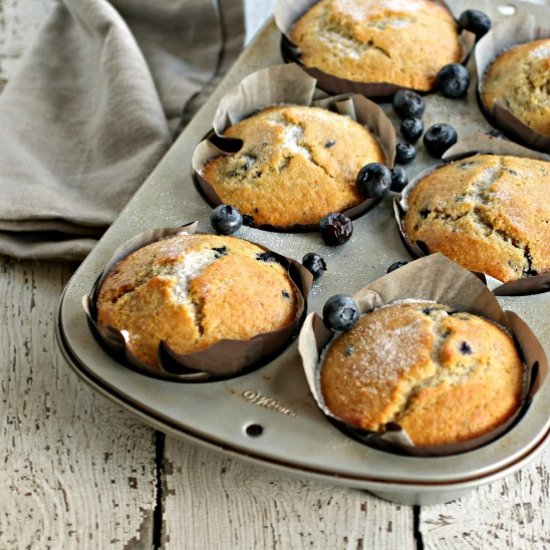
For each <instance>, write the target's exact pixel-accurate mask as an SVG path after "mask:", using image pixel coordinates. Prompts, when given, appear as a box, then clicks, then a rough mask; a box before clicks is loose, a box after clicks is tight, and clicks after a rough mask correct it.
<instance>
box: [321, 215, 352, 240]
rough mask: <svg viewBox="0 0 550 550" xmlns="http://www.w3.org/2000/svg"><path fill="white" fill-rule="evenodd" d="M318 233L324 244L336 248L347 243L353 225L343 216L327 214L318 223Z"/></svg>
mask: <svg viewBox="0 0 550 550" xmlns="http://www.w3.org/2000/svg"><path fill="white" fill-rule="evenodd" d="M319 231H320V232H321V237H322V238H323V241H325V244H328V245H329V246H338V245H341V244H344V243H346V242H348V241H349V239H350V237H351V235H352V233H353V224H352V223H351V220H350V219H349V218H348V217H347V216H345V215H344V214H328V215H327V216H325V217H324V218H323V219H322V220H321V221H320V222H319Z"/></svg>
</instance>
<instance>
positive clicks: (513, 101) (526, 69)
mask: <svg viewBox="0 0 550 550" xmlns="http://www.w3.org/2000/svg"><path fill="white" fill-rule="evenodd" d="M482 101H483V103H484V104H485V105H486V106H487V108H488V109H489V111H490V112H492V111H493V109H494V106H495V103H496V102H498V103H499V104H500V105H501V106H502V107H504V108H505V109H507V110H508V111H510V112H511V113H512V114H513V115H514V116H515V117H516V118H518V119H519V120H521V121H522V122H523V123H524V124H525V125H526V126H529V127H530V128H531V129H532V130H534V131H536V132H539V133H541V134H544V135H547V136H550V38H547V39H543V40H536V41H534V42H528V43H527V44H521V45H519V46H514V47H513V48H510V49H509V50H507V51H505V52H504V53H502V54H500V55H499V56H498V57H497V58H496V59H495V60H494V61H493V63H492V64H491V65H490V67H489V69H488V71H487V74H486V76H485V78H484V80H483V86H482Z"/></svg>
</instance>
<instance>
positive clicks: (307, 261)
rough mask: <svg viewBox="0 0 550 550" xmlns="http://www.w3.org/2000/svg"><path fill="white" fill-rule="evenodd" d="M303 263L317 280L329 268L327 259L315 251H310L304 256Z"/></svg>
mask: <svg viewBox="0 0 550 550" xmlns="http://www.w3.org/2000/svg"><path fill="white" fill-rule="evenodd" d="M302 265H303V266H304V267H305V268H306V269H307V270H308V271H309V272H310V273H311V274H312V275H313V280H314V281H316V280H317V279H318V278H319V277H321V275H323V273H324V272H325V271H326V270H327V264H326V262H325V260H323V258H322V257H321V256H319V254H315V252H309V253H308V254H306V255H305V256H304V257H303V258H302Z"/></svg>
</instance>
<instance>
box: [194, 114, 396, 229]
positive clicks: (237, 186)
mask: <svg viewBox="0 0 550 550" xmlns="http://www.w3.org/2000/svg"><path fill="white" fill-rule="evenodd" d="M223 135H224V136H225V137H229V138H239V139H241V140H242V141H243V146H242V148H241V149H240V151H239V152H238V153H236V154H234V155H225V156H219V157H216V158H214V159H211V160H210V161H208V162H207V163H206V164H205V166H204V167H203V170H202V173H201V176H202V177H203V179H204V180H205V181H206V182H207V183H208V184H209V185H210V186H211V187H212V188H213V189H214V191H215V192H216V194H217V195H218V197H219V199H220V200H221V202H222V203H225V204H231V205H233V206H235V207H237V208H238V209H239V210H240V211H241V213H242V214H246V215H248V216H251V217H252V218H253V219H254V225H256V226H262V225H271V226H276V227H277V226H278V227H287V226H292V225H295V224H298V225H312V224H315V225H316V224H317V223H318V222H319V220H320V219H321V218H322V217H323V216H325V215H327V214H329V213H332V212H341V211H342V210H346V209H348V208H351V207H353V206H355V205H357V204H359V203H360V202H362V201H364V200H365V197H364V196H362V195H361V194H360V192H359V190H358V189H357V186H356V184H355V180H356V178H357V172H358V171H359V170H360V168H361V167H362V166H364V165H365V164H368V163H369V162H384V161H385V156H384V152H383V150H382V148H381V146H380V144H379V143H378V141H377V140H376V138H375V137H374V136H373V135H372V134H371V133H370V131H369V130H368V129H367V128H365V127H364V126H363V125H361V124H360V123H359V122H356V121H355V120H352V119H351V118H350V117H348V116H344V115H339V114H337V113H334V112H331V111H328V110H326V109H321V108H318V107H306V106H301V105H287V106H274V107H268V108H267V109H264V110H262V111H260V112H259V113H257V114H255V115H253V116H251V117H249V118H246V119H244V120H241V121H240V122H238V123H236V124H234V125H232V126H230V127H229V128H228V129H227V130H226V131H225V132H224V134H223Z"/></svg>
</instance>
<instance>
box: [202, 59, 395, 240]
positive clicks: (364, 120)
mask: <svg viewBox="0 0 550 550" xmlns="http://www.w3.org/2000/svg"><path fill="white" fill-rule="evenodd" d="M315 84H316V81H315V79H314V78H311V77H310V76H308V75H307V74H305V73H304V72H303V71H302V70H300V68H299V67H298V66H297V65H294V64H292V65H276V66H274V67H268V68H267V69H262V70H260V71H258V72H256V73H252V74H251V75H249V76H247V77H246V78H245V79H243V80H242V82H241V83H240V84H239V86H237V87H236V88H233V89H232V90H230V91H229V92H228V93H227V94H226V95H225V96H224V97H223V98H222V99H221V101H220V105H219V107H218V110H217V111H216V114H215V116H214V121H213V128H214V132H213V133H211V134H209V135H208V136H207V138H206V139H205V140H203V141H201V142H200V143H199V144H198V145H197V147H196V148H195V151H194V152H193V157H192V167H193V171H194V176H195V180H196V181H197V183H198V184H199V186H200V189H201V191H202V192H203V194H204V195H205V197H206V199H207V200H208V202H209V203H210V204H211V205H212V206H217V205H219V204H222V201H221V200H220V198H219V197H218V195H217V193H216V192H215V191H214V189H213V188H212V186H211V185H210V184H209V183H208V182H207V181H206V180H205V179H204V178H203V177H202V175H201V173H202V168H203V166H204V165H205V164H206V162H207V161H209V160H210V159H212V158H215V157H218V156H220V155H231V154H234V153H236V152H238V151H239V150H240V149H241V147H242V141H241V140H239V139H232V138H225V137H223V136H222V135H221V134H222V133H223V132H224V131H225V130H226V128H227V127H228V126H231V125H232V124H235V123H236V122H238V121H240V120H242V119H243V118H246V117H247V116H250V115H251V114H252V113H254V112H257V111H259V110H261V109H264V108H265V107H269V106H271V105H278V104H290V105H307V106H310V105H313V106H316V107H321V108H323V109H327V110H332V111H336V112H337V113H340V114H342V115H348V116H350V117H351V118H352V119H353V120H356V121H358V122H360V123H361V124H362V125H364V126H366V127H367V128H368V129H369V130H370V131H371V132H372V133H373V134H374V136H375V137H376V139H377V140H378V142H379V143H380V145H381V147H382V149H383V151H384V154H385V156H386V161H387V162H386V164H387V165H388V166H389V167H392V166H393V162H394V159H395V145H396V134H395V128H394V127H393V124H392V123H391V122H390V120H389V119H388V118H387V116H386V115H385V113H384V112H383V111H382V109H380V107H379V106H378V105H376V104H375V103H373V102H372V101H370V100H368V99H367V98H365V97H363V96H360V95H349V94H347V95H342V96H335V97H325V96H326V94H324V93H321V94H319V93H318V90H316V88H315ZM319 95H322V96H323V97H321V98H319V97H318V96H319ZM378 202H380V200H379V199H371V198H368V199H365V200H364V201H362V202H360V203H359V204H357V205H356V206H353V207H352V208H348V209H346V210H343V211H342V212H343V213H344V214H345V215H346V216H348V217H350V218H352V219H353V218H356V217H358V216H360V215H361V214H363V213H364V212H366V211H367V210H368V209H370V208H372V207H373V206H375V205H376V204H377V203H378ZM259 227H260V229H267V230H272V231H284V232H295V231H314V230H317V228H318V224H294V225H290V226H272V225H262V226H259Z"/></svg>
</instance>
